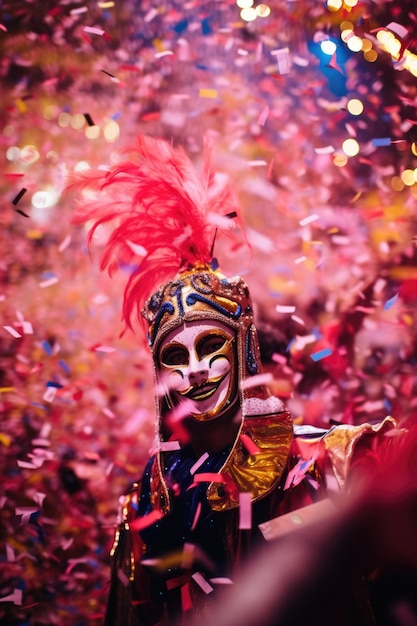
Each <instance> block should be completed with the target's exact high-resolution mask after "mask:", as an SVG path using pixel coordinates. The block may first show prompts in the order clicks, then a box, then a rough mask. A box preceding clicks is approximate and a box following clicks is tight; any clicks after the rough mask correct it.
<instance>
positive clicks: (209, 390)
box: [180, 372, 229, 401]
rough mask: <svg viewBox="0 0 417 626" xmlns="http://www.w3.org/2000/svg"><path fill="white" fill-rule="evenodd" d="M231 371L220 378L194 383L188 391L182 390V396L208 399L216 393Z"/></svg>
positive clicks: (191, 398)
mask: <svg viewBox="0 0 417 626" xmlns="http://www.w3.org/2000/svg"><path fill="white" fill-rule="evenodd" d="M228 373H229V372H226V374H224V375H223V376H220V378H215V379H213V380H209V381H206V382H205V383H203V384H201V385H193V386H192V387H190V388H189V389H187V391H182V392H180V394H181V396H183V397H184V398H189V399H190V400H197V401H199V400H207V399H208V398H211V397H212V396H214V394H215V393H216V391H217V389H218V388H219V386H220V385H221V383H222V382H223V381H224V379H225V378H226V376H227V375H228Z"/></svg>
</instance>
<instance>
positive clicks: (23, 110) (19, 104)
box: [16, 98, 28, 113]
mask: <svg viewBox="0 0 417 626" xmlns="http://www.w3.org/2000/svg"><path fill="white" fill-rule="evenodd" d="M16 105H17V108H18V109H19V111H20V112H21V113H26V111H27V110H28V108H27V106H26V104H25V103H24V102H23V100H22V99H21V98H18V99H17V100H16Z"/></svg>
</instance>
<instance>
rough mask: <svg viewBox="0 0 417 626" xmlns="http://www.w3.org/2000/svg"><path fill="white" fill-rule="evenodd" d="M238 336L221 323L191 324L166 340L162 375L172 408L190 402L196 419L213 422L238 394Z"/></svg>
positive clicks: (160, 355)
mask: <svg viewBox="0 0 417 626" xmlns="http://www.w3.org/2000/svg"><path fill="white" fill-rule="evenodd" d="M234 343H235V333H234V332H233V330H231V329H230V328H228V327H227V326H226V325H225V324H222V323H221V322H214V321H213V322H212V321H198V320H197V321H194V322H188V323H186V324H185V325H183V326H180V328H178V329H176V330H173V331H172V332H170V333H168V335H167V336H166V337H165V338H164V339H163V341H162V343H161V347H160V350H159V374H160V378H161V382H162V384H163V386H164V388H165V390H166V395H167V397H168V399H169V401H170V403H171V405H175V406H177V405H179V404H182V403H185V402H186V403H187V408H188V412H189V413H190V414H191V415H192V416H193V417H195V418H196V419H197V420H212V419H215V418H216V417H218V416H219V415H220V414H221V413H222V411H223V410H224V409H225V408H227V407H228V406H230V404H231V403H232V402H233V401H234V399H235V398H236V393H237V367H236V353H235V345H234Z"/></svg>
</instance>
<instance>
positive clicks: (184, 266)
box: [67, 136, 290, 508]
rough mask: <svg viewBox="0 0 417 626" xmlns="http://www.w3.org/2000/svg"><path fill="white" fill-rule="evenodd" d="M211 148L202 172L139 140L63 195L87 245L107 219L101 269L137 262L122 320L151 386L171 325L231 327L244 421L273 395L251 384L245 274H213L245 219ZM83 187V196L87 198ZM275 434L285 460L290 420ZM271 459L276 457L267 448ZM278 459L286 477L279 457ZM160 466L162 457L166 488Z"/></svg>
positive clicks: (160, 144) (251, 329)
mask: <svg viewBox="0 0 417 626" xmlns="http://www.w3.org/2000/svg"><path fill="white" fill-rule="evenodd" d="M210 152H211V146H210V145H209V144H208V142H206V144H205V151H204V163H203V168H202V172H201V173H200V174H198V173H197V171H196V169H195V168H194V166H193V165H192V163H191V161H190V160H189V158H188V157H187V155H186V154H185V152H184V151H183V150H182V149H181V148H179V147H173V146H172V145H171V144H170V143H168V142H166V141H163V140H161V139H155V138H152V137H146V136H138V137H137V140H136V144H135V145H133V146H131V147H128V148H127V149H126V150H124V151H123V152H121V153H120V156H121V159H120V160H119V161H118V162H116V163H115V164H114V165H112V166H111V167H110V168H109V169H107V170H102V169H100V170H96V171H91V170H90V171H86V172H83V173H80V174H77V175H76V176H75V177H74V178H73V180H72V181H70V183H69V185H68V187H67V189H68V190H69V191H71V190H72V191H76V192H77V193H78V194H79V196H80V198H79V202H78V206H77V210H76V213H75V216H74V219H73V221H74V223H75V224H82V223H87V222H92V226H91V228H90V230H89V234H88V243H89V245H90V244H91V240H92V237H93V235H94V233H95V231H96V229H97V228H98V227H99V226H106V225H108V224H109V223H111V226H112V229H111V231H110V235H109V237H108V240H107V242H106V244H105V247H104V251H103V253H102V257H101V269H102V270H105V269H107V270H108V271H109V273H110V274H112V273H113V272H114V271H115V270H116V269H117V268H118V267H119V266H120V265H122V264H129V265H130V266H133V271H132V273H131V275H130V277H129V279H128V281H127V284H126V287H125V292H124V300H123V319H124V322H125V324H126V327H128V328H130V329H131V330H133V323H132V322H133V320H135V319H136V320H137V321H140V322H141V324H142V326H144V325H145V327H146V322H147V328H144V330H145V331H146V333H147V337H148V343H149V346H150V349H151V352H152V355H153V360H154V373H155V378H156V381H157V382H158V365H159V358H160V356H159V349H160V346H161V343H162V342H163V341H164V339H165V338H166V337H167V336H168V334H169V333H171V332H172V331H173V330H174V329H177V328H179V327H180V326H181V325H182V324H184V323H185V322H195V321H207V320H210V321H212V322H219V323H221V324H223V325H225V326H227V327H228V328H230V329H231V330H232V331H233V333H234V336H235V337H236V358H237V377H238V389H239V400H240V406H241V407H242V412H241V414H242V418H241V419H242V424H243V421H244V419H245V417H246V415H245V413H246V412H247V410H246V409H245V407H248V406H250V412H251V413H255V414H257V415H259V414H262V412H263V411H264V408H265V405H264V407H263V408H259V407H256V404H257V403H262V402H265V400H266V399H267V398H268V395H269V394H268V392H267V390H266V389H265V388H264V387H262V386H261V387H260V386H255V385H252V384H251V381H249V380H248V379H250V378H251V377H254V376H256V375H257V374H259V373H260V367H261V366H260V358H259V346H258V340H257V334H256V329H255V325H254V322H253V309H252V303H251V299H250V295H249V290H248V287H247V285H246V283H245V282H244V281H243V280H242V278H240V277H235V278H226V277H225V276H223V275H222V274H221V273H220V272H219V271H218V270H217V269H215V265H216V262H215V260H214V259H213V255H212V252H213V244H214V240H215V237H216V234H217V232H218V231H219V230H221V231H222V232H225V233H226V235H228V236H231V237H233V238H234V239H235V240H238V232H239V229H237V228H236V227H237V226H241V220H240V218H239V212H238V207H237V204H236V202H235V199H234V197H233V194H232V192H231V189H230V187H229V186H228V185H227V180H226V179H225V177H223V176H220V175H218V174H215V173H214V172H213V171H212V169H211V164H210ZM126 155H127V157H126ZM123 157H125V158H123ZM83 191H85V192H88V193H87V195H86V194H84V197H83V194H82V193H80V192H83ZM240 232H241V233H243V229H242V228H241V229H240ZM150 294H153V295H150ZM248 400H250V402H248ZM274 400H277V399H274ZM277 402H278V403H279V401H277ZM271 406H272V405H271ZM167 410H168V409H167V403H166V399H164V397H160V396H158V398H157V411H158V434H159V437H160V439H161V445H162V449H163V443H164V440H165V439H166V438H167V437H169V434H167V431H166V429H165V425H164V416H165V414H166V413H167ZM268 410H269V409H268ZM280 411H283V408H282V405H279V406H277V404H276V403H275V404H273V408H272V409H271V411H270V412H274V413H277V412H280ZM264 412H265V411H264ZM267 412H268V411H267ZM286 415H287V414H286ZM281 436H284V438H285V441H286V444H285V446H284V448H285V454H286V452H287V449H288V445H289V440H290V426H289V418H285V419H283V420H282V432H281ZM281 443H282V442H281ZM269 454H270V456H271V455H272V454H275V452H273V451H272V448H271V452H270V453H269ZM278 456H279V458H280V460H279V463H280V464H281V465H280V468H281V469H280V471H281V472H282V470H283V465H284V464H285V461H284V456H285V455H283V454H281V456H280V455H278ZM268 458H269V457H268ZM271 458H272V457H271ZM285 460H286V458H285ZM271 462H272V464H274V462H275V461H271ZM162 466H163V464H162V462H161V461H160V460H159V470H160V475H159V479H160V480H161V481H162V482H163V480H164V479H163V472H162ZM281 466H282V467H281ZM271 475H272V474H271ZM162 491H166V487H165V488H164V489H162ZM219 506H220V508H221V506H222V505H219ZM234 506H236V502H235V503H234Z"/></svg>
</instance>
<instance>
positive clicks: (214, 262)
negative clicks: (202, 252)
mask: <svg viewBox="0 0 417 626" xmlns="http://www.w3.org/2000/svg"><path fill="white" fill-rule="evenodd" d="M210 267H211V269H212V270H213V271H215V270H218V269H219V262H218V260H217V259H216V257H213V258H212V259H211V262H210Z"/></svg>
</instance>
